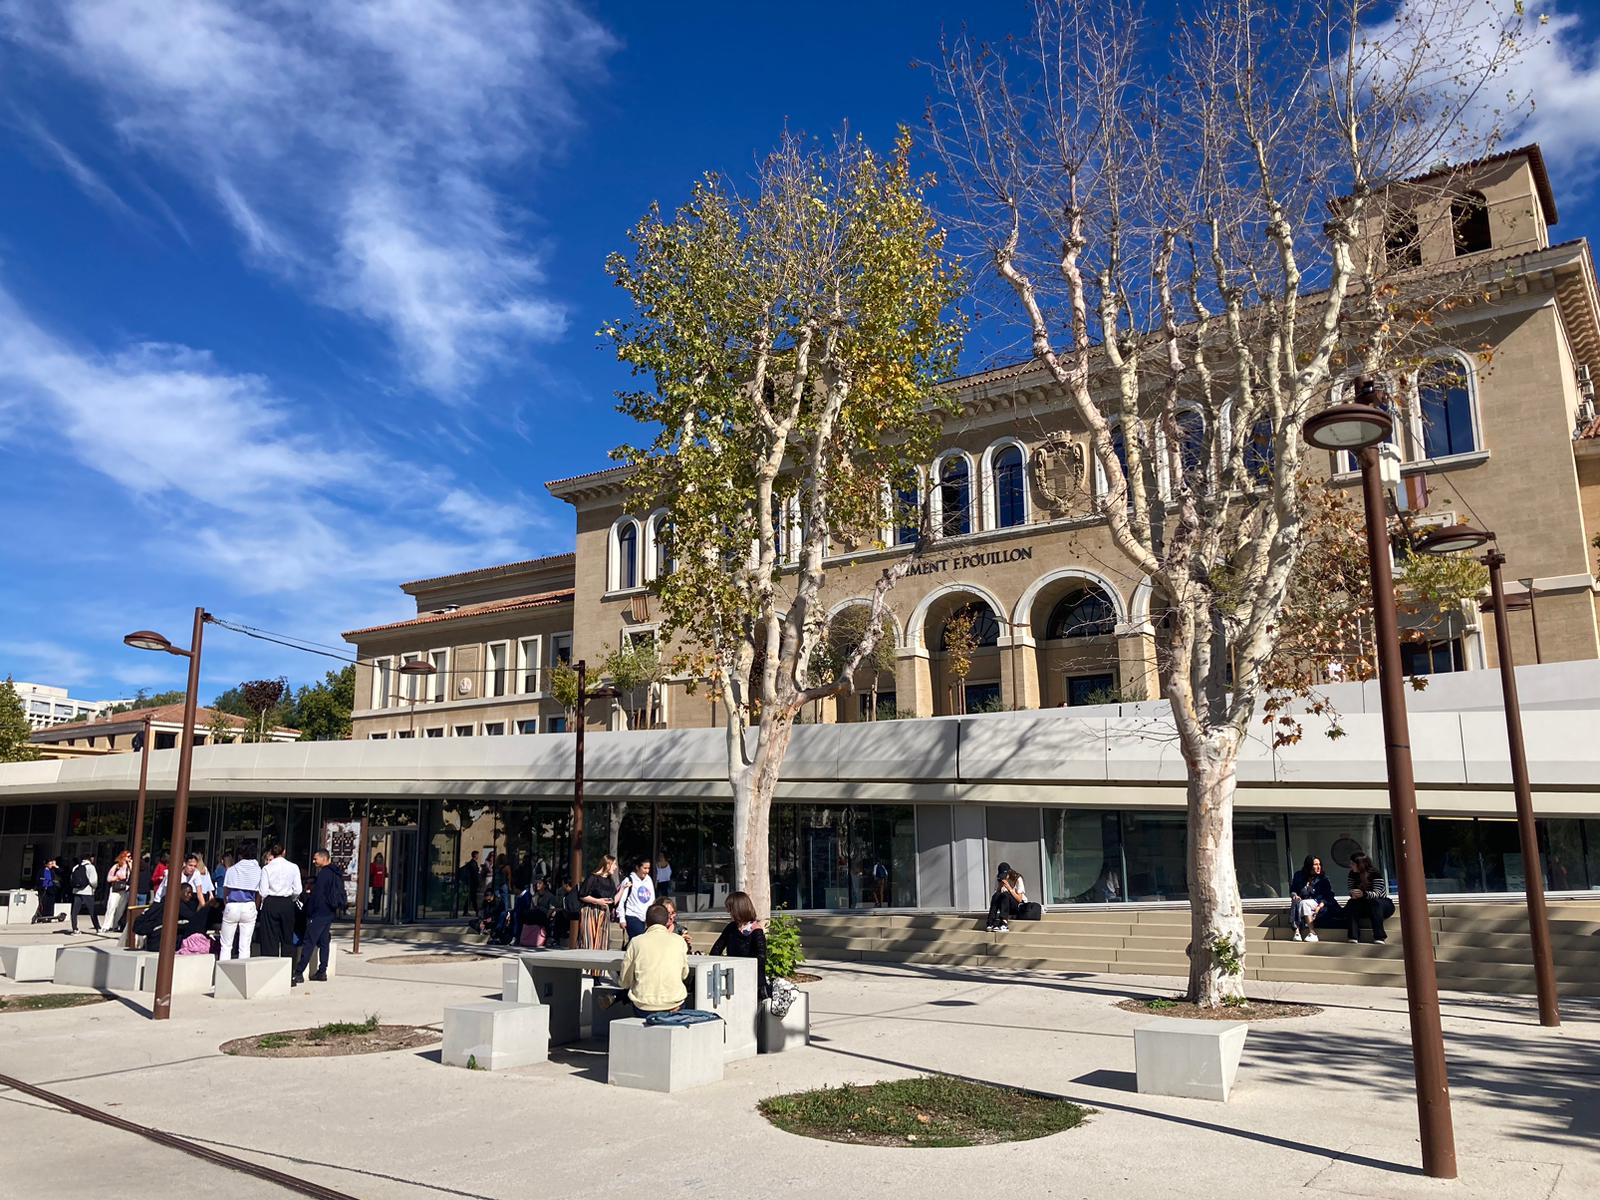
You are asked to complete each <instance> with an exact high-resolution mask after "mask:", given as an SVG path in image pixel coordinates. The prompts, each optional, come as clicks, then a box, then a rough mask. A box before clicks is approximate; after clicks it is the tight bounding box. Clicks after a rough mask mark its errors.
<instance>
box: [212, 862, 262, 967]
mask: <svg viewBox="0 0 1600 1200" xmlns="http://www.w3.org/2000/svg"><path fill="white" fill-rule="evenodd" d="M260 894H261V864H260V863H258V862H257V861H256V848H255V846H254V844H248V845H245V846H242V847H240V849H239V859H238V861H237V862H235V863H234V864H233V866H231V867H229V868H228V873H227V874H226V875H224V876H223V877H222V957H223V958H224V959H230V958H249V957H250V942H251V940H252V939H253V938H254V937H255V935H256V902H257V898H258V897H259V896H260ZM235 935H237V936H238V938H239V947H238V951H237V953H236V952H235V950H234V945H233V939H234V936H235Z"/></svg>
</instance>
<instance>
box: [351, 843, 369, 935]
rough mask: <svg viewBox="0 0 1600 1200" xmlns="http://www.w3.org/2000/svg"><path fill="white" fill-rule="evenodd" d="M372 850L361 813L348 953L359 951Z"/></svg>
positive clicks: (365, 909)
mask: <svg viewBox="0 0 1600 1200" xmlns="http://www.w3.org/2000/svg"><path fill="white" fill-rule="evenodd" d="M371 857H372V851H371V850H370V849H369V848H368V846H367V815H366V814H365V813H362V814H361V840H360V841H359V842H357V843H356V928H355V932H354V933H352V934H351V935H350V953H351V954H360V953H361V914H362V913H364V912H366V911H367V872H368V871H370V870H371V869H372V868H371V865H370V864H369V863H368V862H367V860H368V859H369V858H371Z"/></svg>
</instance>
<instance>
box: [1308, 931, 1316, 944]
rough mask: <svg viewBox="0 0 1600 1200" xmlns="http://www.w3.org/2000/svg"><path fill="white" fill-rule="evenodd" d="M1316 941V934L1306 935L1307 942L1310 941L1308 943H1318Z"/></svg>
mask: <svg viewBox="0 0 1600 1200" xmlns="http://www.w3.org/2000/svg"><path fill="white" fill-rule="evenodd" d="M1316 940H1317V935H1316V934H1315V933H1308V934H1306V941H1308V942H1314V941H1316Z"/></svg>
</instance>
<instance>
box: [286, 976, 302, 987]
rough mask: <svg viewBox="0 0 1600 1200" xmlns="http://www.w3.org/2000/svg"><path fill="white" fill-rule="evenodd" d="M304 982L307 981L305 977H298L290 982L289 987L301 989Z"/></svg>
mask: <svg viewBox="0 0 1600 1200" xmlns="http://www.w3.org/2000/svg"><path fill="white" fill-rule="evenodd" d="M304 982H305V979H304V977H303V976H300V975H296V976H295V977H294V978H293V979H291V980H289V986H290V987H299V986H300V985H301V984H302V983H304Z"/></svg>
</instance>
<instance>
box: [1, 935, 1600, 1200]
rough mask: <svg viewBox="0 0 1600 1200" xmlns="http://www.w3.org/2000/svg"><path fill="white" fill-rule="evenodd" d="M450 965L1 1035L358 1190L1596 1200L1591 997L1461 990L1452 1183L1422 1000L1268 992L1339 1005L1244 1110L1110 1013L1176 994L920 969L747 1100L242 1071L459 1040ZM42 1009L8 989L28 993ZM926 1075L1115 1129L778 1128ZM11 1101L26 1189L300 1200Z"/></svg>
mask: <svg viewBox="0 0 1600 1200" xmlns="http://www.w3.org/2000/svg"><path fill="white" fill-rule="evenodd" d="M8 936H15V935H14V934H8ZM23 936H24V937H33V936H52V935H44V934H24V935H23ZM53 936H57V937H59V935H53ZM60 940H62V941H66V940H67V939H60ZM84 940H87V939H84ZM441 949H442V947H440V946H438V945H407V944H384V943H381V942H369V943H367V945H366V946H364V947H363V950H364V953H363V955H362V957H361V958H359V959H356V958H346V959H345V960H344V962H343V963H342V964H341V969H340V974H339V977H338V978H337V979H336V980H334V981H332V982H330V983H327V984H322V985H311V986H309V987H307V988H304V989H298V990H296V991H295V992H294V993H293V994H292V995H290V996H287V997H278V998H272V999H264V1000H258V1001H252V1002H249V1003H238V1002H233V1003H229V1002H223V1001H216V1000H213V999H211V998H209V997H191V996H180V997H177V998H176V999H175V1000H174V1013H175V1015H174V1017H173V1019H172V1020H171V1021H169V1022H167V1023H165V1024H160V1025H158V1024H155V1023H154V1022H151V1021H149V1020H147V1019H145V1016H144V1008H143V1003H144V1001H147V1000H148V997H147V996H145V997H138V996H129V997H126V998H121V999H118V1000H114V1001H112V1002H109V1003H106V1004H102V1005H93V1006H90V1007H87V1008H80V1009H69V1010H62V1011H59V1012H40V1013H24V1014H13V1015H10V1016H0V1071H3V1072H4V1073H6V1074H10V1075H14V1076H17V1077H19V1078H21V1079H24V1080H26V1081H28V1082H30V1083H34V1084H38V1085H40V1086H43V1087H48V1088H50V1089H51V1090H53V1091H57V1092H59V1093H61V1094H63V1095H66V1096H69V1097H71V1098H73V1099H75V1100H78V1101H81V1102H83V1103H86V1104H89V1105H93V1106H96V1107H101V1108H104V1109H106V1110H107V1111H109V1112H112V1113H116V1114H117V1115H119V1116H122V1117H124V1118H128V1119H132V1120H137V1121H141V1122H145V1123H148V1124H152V1125H155V1126H158V1127H159V1128H161V1129H164V1130H168V1131H171V1132H174V1133H178V1134H182V1135H184V1136H187V1137H191V1138H194V1139H196V1140H200V1141H204V1142H205V1143H207V1144H208V1145H211V1146H214V1147H217V1148H221V1149H226V1150H228V1151H229V1152H232V1153H236V1154H238V1155H239V1156H240V1157H242V1158H244V1159H247V1160H250V1161H253V1162H261V1163H267V1164H270V1165H273V1166H275V1167H277V1168H279V1169H281V1170H286V1171H290V1172H294V1173H297V1174H301V1175H303V1176H305V1177H307V1178H309V1179H312V1180H315V1181H317V1182H320V1183H323V1184H325V1185H327V1186H330V1187H333V1188H337V1189H339V1190H340V1191H343V1192H346V1193H348V1194H350V1195H352V1196H360V1197H390V1196H393V1197H436V1198H438V1197H464V1198H471V1200H477V1198H481V1197H495V1198H499V1197H518V1198H521V1197H525V1196H529V1195H539V1196H544V1195H551V1196H579V1195H593V1194H605V1195H610V1196H621V1195H646V1196H650V1197H652V1200H654V1198H656V1197H676V1196H684V1197H691V1196H692V1197H695V1198H696V1200H704V1198H705V1197H708V1196H710V1197H719V1196H748V1195H752V1194H765V1195H775V1196H824V1195H825V1196H829V1197H832V1198H834V1200H841V1198H845V1197H849V1198H852V1200H853V1198H855V1197H862V1196H891V1195H892V1196H911V1197H938V1198H941V1200H942V1198H946V1197H948V1198H951V1200H954V1198H955V1197H966V1196H979V1195H988V1194H993V1193H995V1192H997V1191H999V1192H1001V1193H1003V1194H1007V1195H1016V1196H1035V1195H1044V1196H1063V1197H1075V1196H1083V1197H1091V1196H1092V1197H1095V1198H1096V1200H1102V1198H1105V1197H1110V1196H1121V1197H1145V1196H1150V1197H1155V1196H1166V1195H1174V1194H1182V1195H1185V1196H1204V1195H1208V1194H1218V1195H1236V1196H1243V1197H1247V1198H1248V1200H1269V1198H1273V1197H1288V1196H1300V1197H1304V1196H1306V1195H1313V1196H1314V1195H1322V1194H1327V1195H1343V1196H1395V1197H1403V1196H1448V1197H1473V1198H1477V1197H1483V1198H1486V1200H1487V1198H1493V1200H1523V1198H1529V1200H1531V1198H1535V1197H1560V1198H1562V1200H1578V1198H1579V1197H1583V1198H1585V1200H1587V1198H1589V1197H1593V1196H1595V1195H1597V1194H1600V1003H1597V1002H1595V1001H1592V1000H1568V1001H1566V1002H1565V1005H1564V1012H1565V1016H1566V1024H1565V1025H1564V1026H1563V1027H1562V1028H1561V1029H1559V1030H1556V1031H1545V1030H1543V1029H1541V1028H1540V1027H1539V1026H1538V1025H1537V1024H1536V1023H1535V1021H1534V1008H1533V1004H1532V1002H1531V1000H1529V999H1526V998H1521V997H1516V998H1509V997H1484V996H1467V995H1454V994H1452V995H1448V996H1447V998H1446V1006H1445V1032H1446V1037H1447V1040H1448V1046H1449V1053H1450V1069H1451V1081H1452V1084H1453V1089H1454V1100H1455V1122H1456V1137H1457V1144H1458V1147H1459V1151H1460V1158H1461V1175H1462V1178H1461V1179H1460V1180H1459V1181H1458V1182H1455V1183H1443V1182H1438V1181H1434V1180H1429V1179H1426V1178H1424V1177H1423V1176H1421V1175H1420V1173H1419V1172H1418V1169H1417V1164H1418V1161H1419V1158H1418V1151H1417V1143H1416V1110H1415V1105H1414V1102H1413V1100H1412V1095H1411V1091H1410V1086H1411V1082H1410V1075H1411V1063H1410V1053H1409V1047H1408V1042H1407V1037H1406V1026H1405V1010H1404V1001H1403V997H1402V995H1401V993H1399V992H1397V991H1387V990H1378V989H1370V988H1368V989H1356V988H1348V989H1346V988H1328V987H1311V986H1305V985H1284V986H1280V987H1271V988H1266V989H1264V990H1263V991H1262V992H1260V993H1259V994H1260V995H1262V996H1263V997H1264V998H1269V999H1296V1000H1308V1001H1312V1002H1315V1003H1318V1004H1321V1005H1323V1006H1324V1007H1325V1011H1324V1012H1323V1014H1322V1015H1321V1016H1320V1017H1316V1018H1312V1019H1301V1020H1294V1021H1288V1022H1282V1023H1268V1024H1265V1025H1258V1026H1256V1027H1254V1028H1253V1029H1252V1030H1251V1033H1250V1038H1249V1042H1248V1044H1247V1046H1246V1049H1245V1054H1244V1061H1243V1064H1242V1066H1241V1068H1240V1072H1239V1080H1238V1085H1237V1090H1236V1091H1235V1092H1234V1095H1233V1099H1232V1101H1231V1102H1230V1103H1228V1104H1227V1105H1225V1106H1224V1105H1219V1104H1214V1103H1208V1102H1205V1101H1199V1100H1177V1099H1171V1100H1166V1099H1162V1098H1158V1097H1152V1096H1142V1095H1139V1094H1137V1093H1136V1092H1135V1091H1134V1087H1133V1065H1134V1054H1133V1028H1134V1026H1135V1024H1137V1023H1138V1022H1139V1021H1140V1020H1141V1019H1142V1018H1140V1017H1139V1016H1137V1015H1135V1014H1133V1013H1127V1012H1123V1011H1120V1010H1118V1009H1116V1008H1114V1007H1112V1004H1113V1002H1114V1001H1115V1000H1117V999H1120V998H1123V997H1126V996H1150V995H1158V994H1162V993H1170V992H1171V991H1172V990H1173V988H1174V987H1175V986H1176V983H1175V981H1166V980H1160V979H1152V978H1149V977H1137V978H1134V977H1116V976H1081V975H1066V974H1049V973H1036V972H1012V973H999V972H992V973H988V974H985V973H982V972H976V971H971V970H968V969H964V968H946V967H936V966H924V965H893V966H887V965H885V966H875V965H870V964H852V965H850V966H848V967H846V966H829V965H827V964H816V965H815V966H814V969H815V970H816V973H818V974H819V975H821V976H822V979H821V981H820V982H818V983H813V984H810V985H808V986H809V990H810V992H811V998H812V1021H813V1025H812V1028H813V1032H814V1034H815V1038H814V1044H813V1045H812V1046H811V1047H810V1048H807V1049H800V1050H793V1051H790V1052H788V1053H785V1054H782V1055H775V1056H770V1057H761V1058H756V1059H748V1060H744V1061H739V1062H733V1063H729V1064H728V1067H727V1073H726V1077H725V1079H724V1081H723V1082H722V1083H720V1084H716V1085H713V1086H710V1087H706V1088H703V1089H699V1090H695V1091H691V1092H684V1093H679V1094H677V1095H672V1096H666V1095H657V1094H654V1093H649V1092H640V1091H622V1090H620V1089H616V1088H611V1087H608V1086H607V1085H606V1084H605V1083H604V1078H605V1062H604V1059H603V1057H601V1056H600V1055H599V1054H598V1053H596V1052H594V1051H592V1050H586V1049H583V1048H579V1049H576V1050H559V1049H558V1050H556V1051H555V1052H553V1053H552V1056H551V1061H550V1062H549V1063H545V1064H541V1065H538V1066H533V1067H527V1068H522V1069H517V1070H511V1071H505V1072H497V1073H494V1074H489V1073H486V1072H468V1071H460V1070H448V1069H446V1068H444V1067H442V1066H440V1065H439V1063H438V1048H437V1047H434V1048H431V1049H425V1050H422V1051H420V1052H397V1053H393V1054H383V1055H371V1056H366V1057H350V1058H331V1059H298V1060H294V1059H236V1058H227V1057H224V1056H222V1055H220V1054H219V1053H218V1046H219V1045H221V1044H222V1043H223V1042H225V1041H227V1040H228V1039H230V1038H233V1037H239V1036H242V1035H247V1034H257V1033H266V1032H269V1031H272V1030H277V1029H290V1028H297V1027H303V1026H307V1025H314V1024H319V1023H322V1022H326V1021H330V1020H349V1019H359V1018H361V1017H362V1016H364V1015H365V1014H367V1013H370V1012H377V1013H379V1014H381V1016H382V1017H383V1019H384V1020H385V1021H397V1022H415V1023H427V1024H437V1023H438V1022H439V1021H440V1019H441V1017H442V1014H443V1010H444V1007H445V1005H446V1004H453V1003H462V1002H468V1001H471V1000H475V999H481V998H486V997H491V996H497V995H498V993H499V988H500V983H499V980H500V970H499V964H498V963H496V962H489V961H472V962H459V963H446V964H437V965H435V964H424V963H417V962H409V961H401V962H398V963H390V962H385V963H376V962H374V961H373V960H374V959H377V958H389V957H392V956H400V957H401V958H402V959H413V958H416V957H417V956H419V955H421V954H432V953H437V952H438V951H439V950H441ZM45 990H53V989H52V985H48V984H12V983H11V982H10V981H9V980H0V991H4V992H23V991H45ZM930 1070H936V1071H947V1072H951V1073H955V1074H961V1075H966V1076H970V1077H973V1078H977V1079H984V1080H989V1081H993V1082H996V1083H1005V1084H1014V1085H1018V1086H1022V1087H1028V1088H1034V1089H1038V1090H1041V1091H1046V1092H1051V1093H1055V1094H1059V1095H1064V1096H1067V1097H1070V1098H1072V1099H1074V1100H1077V1101H1080V1102H1082V1103H1084V1104H1087V1105H1090V1106H1091V1107H1093V1108H1095V1109H1096V1110H1098V1111H1097V1114H1096V1115H1095V1116H1094V1117H1093V1118H1092V1119H1091V1120H1090V1121H1089V1122H1088V1123H1087V1124H1086V1125H1085V1126H1084V1127H1082V1128H1080V1129H1078V1130H1075V1131H1071V1132H1068V1133H1064V1134H1060V1135H1057V1136H1055V1137H1051V1138H1046V1139H1042V1140H1040V1141H1035V1142H1024V1143H1014V1144H1011V1145H1005V1146H991V1147H983V1148H978V1149H968V1150H910V1149H875V1148H868V1147H859V1146H844V1145H836V1144H832V1143H825V1142H817V1141H811V1140H807V1139H803V1138H798V1137H794V1136H791V1135H789V1134H786V1133H783V1132H780V1131H779V1130H777V1129H774V1128H773V1127H771V1126H769V1125H768V1124H767V1123H766V1122H765V1121H764V1120H763V1119H762V1118H761V1117H760V1116H759V1115H758V1114H757V1113H756V1112H755V1104H756V1102H757V1101H758V1100H759V1099H760V1098H761V1097H763V1096H767V1095H771V1094H774V1093H777V1092H783V1091H790V1090H794V1089H797V1088H804V1087H814V1086H818V1085H821V1084H830V1083H840V1082H847V1081H849V1082H856V1081H870V1080H876V1079H884V1078H890V1077H894V1076H900V1075H905V1074H910V1073H914V1072H923V1071H930ZM0 1099H3V1100H5V1101H7V1103H5V1105H4V1106H3V1107H0V1122H3V1124H0V1129H3V1131H4V1135H3V1136H0V1180H5V1181H7V1187H8V1188H9V1186H10V1185H11V1184H14V1183H15V1184H21V1185H22V1186H21V1187H20V1188H19V1189H18V1193H19V1194H32V1193H33V1192H34V1191H35V1188H34V1186H33V1181H34V1180H35V1179H42V1177H46V1176H47V1177H48V1178H49V1179H50V1180H51V1181H52V1182H53V1184H55V1185H57V1186H55V1187H53V1188H52V1191H51V1194H52V1195H55V1196H62V1197H80V1196H81V1197H91V1196H93V1197H98V1196H103V1195H105V1194H107V1193H108V1192H111V1193H114V1194H116V1195H118V1196H121V1197H128V1198H130V1200H137V1198H140V1197H146V1196H148V1197H157V1196H170V1195H173V1194H175V1192H182V1193H188V1192H191V1191H193V1190H194V1189H195V1188H197V1187H198V1188H201V1189H203V1190H205V1191H206V1192H208V1193H216V1194H220V1195H226V1196H228V1197H229V1198H230V1200H239V1198H243V1197H255V1196H262V1197H268V1196H283V1195H286V1194H287V1193H285V1192H284V1191H282V1190H281V1189H280V1188H277V1187H275V1186H271V1185H268V1184H266V1183H263V1182H261V1181H259V1180H253V1179H251V1178H249V1177H247V1176H245V1175H241V1174H224V1173H222V1172H220V1170H219V1168H216V1167H213V1166H210V1165H208V1164H206V1163H203V1162H201V1161H200V1160H198V1159H194V1158H192V1157H189V1156H186V1155H184V1154H181V1153H179V1152H177V1151H174V1150H170V1149H167V1148H164V1147H162V1146H159V1145H157V1144H155V1143H153V1142H149V1141H147V1140H144V1139H141V1138H138V1137H135V1136H133V1135H130V1134H124V1133H121V1132H118V1131H115V1130H112V1129H108V1128H106V1127H105V1126H102V1125H99V1124H96V1123H93V1122H91V1121H88V1120H85V1119H83V1118H81V1117H77V1116H71V1115H68V1114H66V1113H64V1112H61V1111H60V1110H57V1109H54V1108H50V1107H48V1106H46V1105H43V1104H40V1103H38V1102H36V1101H34V1100H32V1099H29V1098H26V1097H20V1096H18V1095H16V1094H15V1093H11V1092H0ZM181 1181H187V1182H181Z"/></svg>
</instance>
